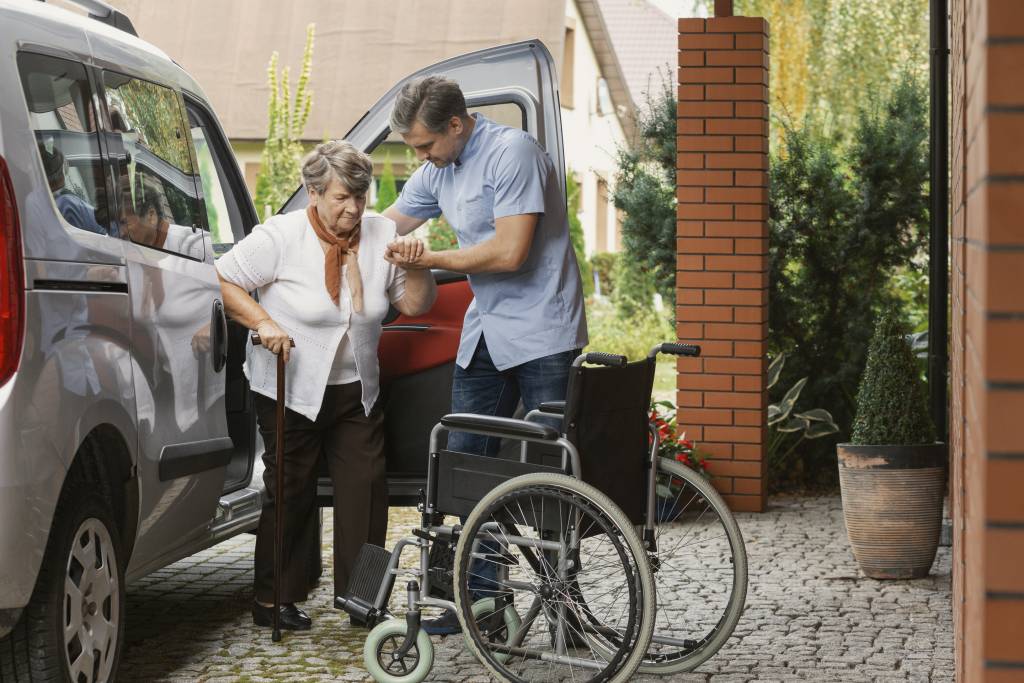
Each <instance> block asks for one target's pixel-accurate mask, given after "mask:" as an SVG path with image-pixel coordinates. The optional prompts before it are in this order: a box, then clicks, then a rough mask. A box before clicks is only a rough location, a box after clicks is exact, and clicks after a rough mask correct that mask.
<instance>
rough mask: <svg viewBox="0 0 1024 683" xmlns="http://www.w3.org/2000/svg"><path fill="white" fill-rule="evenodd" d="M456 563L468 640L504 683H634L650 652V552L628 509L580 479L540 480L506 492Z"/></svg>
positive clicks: (519, 480) (471, 523)
mask: <svg viewBox="0 0 1024 683" xmlns="http://www.w3.org/2000/svg"><path fill="white" fill-rule="evenodd" d="M454 564H455V566H454V584H455V604H456V607H457V610H458V617H459V621H460V622H461V624H462V629H463V634H464V636H465V638H466V642H467V644H468V647H469V649H470V650H471V651H472V652H473V654H474V655H475V656H476V657H477V659H479V660H480V661H481V662H482V663H483V664H484V665H485V666H486V667H487V669H489V671H490V673H491V674H493V675H494V676H495V677H496V678H497V679H498V680H502V681H545V682H547V681H574V682H576V681H613V682H618V681H627V680H629V679H630V677H631V676H632V675H633V673H634V672H635V671H636V668H637V666H638V665H639V664H640V662H641V660H642V659H643V657H644V654H645V652H646V651H647V648H648V645H649V642H650V637H651V633H652V630H653V627H654V615H655V600H654V595H655V593H654V584H653V577H652V573H651V569H650V565H649V562H648V559H647V553H646V551H645V550H644V548H643V544H642V543H641V541H640V539H639V537H638V536H637V535H636V532H635V530H634V529H633V526H632V524H631V523H630V522H629V519H628V518H627V517H626V516H625V515H624V514H623V513H622V511H621V510H620V509H619V508H618V507H617V506H616V505H615V504H614V503H612V501H611V500H609V499H608V497H607V496H605V495H604V494H602V493H601V492H599V491H598V490H597V489H595V488H593V487H592V486H589V485H587V484H584V483H583V482H581V481H579V480H577V479H573V478H572V477H567V476H562V475H550V474H529V475H524V476H521V477H516V478H514V479H510V480H508V481H506V482H504V483H502V484H500V485H498V486H497V487H495V488H494V489H493V490H492V491H491V492H490V493H488V494H487V495H486V496H485V497H484V498H483V499H482V500H481V501H480V502H479V503H478V504H477V506H476V507H475V508H474V509H473V512H472V513H471V514H470V516H469V518H468V519H467V520H466V524H465V525H464V527H463V529H462V533H461V534H460V536H459V543H458V546H457V548H456V551H455V563H454ZM482 599H492V600H493V601H494V609H492V610H481V609H480V604H481V602H480V601H481V600H482ZM474 605H476V610H474V609H473V606H474ZM510 610H511V611H514V613H515V615H516V617H515V618H510V615H509V611H510ZM516 622H518V624H519V626H518V628H517V629H516V631H515V633H508V632H507V631H510V630H511V629H509V628H508V627H507V625H508V624H510V623H511V624H515V623H516ZM502 628H504V629H505V632H502Z"/></svg>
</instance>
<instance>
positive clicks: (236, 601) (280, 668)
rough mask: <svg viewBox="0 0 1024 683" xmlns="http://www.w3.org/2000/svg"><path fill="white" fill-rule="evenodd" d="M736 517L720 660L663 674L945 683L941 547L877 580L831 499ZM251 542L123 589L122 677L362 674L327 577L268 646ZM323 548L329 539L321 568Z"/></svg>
mask: <svg viewBox="0 0 1024 683" xmlns="http://www.w3.org/2000/svg"><path fill="white" fill-rule="evenodd" d="M329 516H330V515H329V514H326V515H325V518H329ZM391 516H392V520H391V521H392V523H391V529H390V532H389V539H388V544H389V547H390V545H391V544H392V543H393V542H394V540H395V539H396V538H398V537H399V535H401V534H405V533H407V532H408V529H409V528H410V527H411V525H412V524H413V523H415V521H416V517H415V515H414V513H413V511H412V510H411V509H404V508H403V509H399V508H396V509H393V510H392V513H391ZM740 525H741V527H742V529H743V534H744V538H745V540H746V546H747V553H748V555H749V565H750V587H749V590H748V594H747V607H746V611H745V612H744V615H743V617H742V618H741V620H740V622H739V625H738V626H737V627H736V631H735V633H734V634H733V637H732V638H731V639H730V640H729V642H728V643H727V644H726V645H725V646H724V647H723V648H722V650H720V651H719V653H718V654H717V655H716V656H715V657H713V658H712V659H711V660H710V661H709V662H707V663H705V664H704V665H702V666H701V667H700V670H699V671H698V672H695V673H690V674H680V675H677V676H673V677H671V680H674V681H721V682H725V681H730V682H731V681H773V680H774V681H793V680H808V681H843V682H846V681H851V682H854V681H871V682H875V681H952V680H953V674H952V669H953V644H952V612H951V604H950V552H949V550H950V549H949V548H940V549H939V556H938V558H937V560H936V563H935V566H934V567H933V568H932V574H931V576H929V577H928V578H926V579H921V580H917V581H902V582H879V581H873V580H871V579H866V578H864V577H863V576H861V575H859V574H858V571H857V568H856V564H855V563H854V560H853V556H852V555H851V553H850V550H849V545H848V543H847V541H846V533H845V529H844V526H843V519H842V509H841V507H840V501H839V498H838V497H825V498H794V497H779V498H774V499H772V501H771V505H770V507H769V511H768V512H767V513H765V514H762V515H753V514H745V515H740ZM330 537H331V536H330V534H329V533H325V534H324V539H325V541H329V539H330ZM253 538H254V537H252V536H249V535H244V536H240V537H237V538H234V539H231V540H229V541H226V542H224V543H221V544H220V545H218V546H216V547H214V548H211V549H210V550H208V551H206V552H203V553H200V554H198V555H195V556H193V557H190V558H188V559H185V560H182V561H180V562H177V563H176V564H174V565H172V566H170V567H167V568H166V569H163V570H161V571H159V572H157V573H155V574H152V575H150V576H149V577H147V578H146V579H143V580H142V581H140V582H138V583H135V584H133V585H132V586H131V587H129V589H128V600H127V624H128V637H127V646H126V649H125V653H124V657H123V660H122V665H121V680H124V681H163V682H171V681H203V682H205V683H228V682H229V681H230V682H248V681H252V682H256V681H268V682H271V681H272V682H278V681H296V682H299V681H303V682H305V681H362V680H367V679H368V677H367V675H366V673H365V670H364V669H363V666H362V642H363V639H364V638H365V635H366V631H364V630H362V629H356V628H353V627H350V626H349V625H348V619H347V617H346V615H344V614H343V613H340V612H338V611H336V610H334V609H333V607H332V596H331V592H332V591H331V581H330V580H329V576H326V575H325V577H324V578H323V580H321V583H320V587H319V589H318V590H317V591H316V594H315V595H314V596H313V597H312V599H311V600H310V601H309V602H308V603H306V604H305V605H304V607H305V609H306V610H307V611H308V612H309V614H310V616H312V617H313V619H314V626H313V630H312V631H309V632H306V633H288V632H286V633H285V636H284V639H283V641H282V642H281V643H276V644H275V643H272V642H271V640H270V631H269V630H268V629H258V628H256V627H254V626H253V625H252V620H251V617H250V615H249V608H250V605H251V601H252V589H251V586H252V553H253V545H254V541H253ZM330 552H331V549H330V547H329V544H328V543H326V542H325V546H324V558H325V563H326V566H328V567H329V566H330V565H329V558H330ZM407 555H408V557H409V559H410V561H411V560H412V559H413V558H412V554H411V553H408V554H407ZM328 571H329V570H328ZM402 583H403V582H400V583H399V584H398V585H399V586H400V585H402ZM399 592H401V591H397V590H396V593H399ZM395 597H396V602H397V601H400V600H401V599H402V597H403V596H401V595H396V596H395ZM434 642H435V646H436V647H437V651H436V653H435V665H434V671H433V674H432V676H431V678H430V680H438V681H487V680H489V677H488V676H487V675H486V674H485V673H484V671H483V669H482V667H481V666H480V665H479V664H477V663H476V661H475V660H473V659H472V658H471V657H470V656H469V655H468V654H467V652H466V650H465V648H464V647H462V644H461V641H460V639H459V638H457V637H449V638H447V639H444V640H443V641H441V640H438V639H435V640H434ZM636 680H637V681H654V680H670V679H669V678H668V677H663V678H660V679H658V678H653V677H643V676H638V677H637V678H636Z"/></svg>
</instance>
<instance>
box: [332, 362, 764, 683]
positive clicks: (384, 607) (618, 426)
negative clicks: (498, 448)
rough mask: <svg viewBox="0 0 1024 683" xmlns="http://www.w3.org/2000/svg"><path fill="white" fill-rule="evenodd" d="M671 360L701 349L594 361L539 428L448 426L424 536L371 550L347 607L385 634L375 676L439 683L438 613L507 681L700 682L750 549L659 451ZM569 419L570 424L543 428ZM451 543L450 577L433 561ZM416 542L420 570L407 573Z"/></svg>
mask: <svg viewBox="0 0 1024 683" xmlns="http://www.w3.org/2000/svg"><path fill="white" fill-rule="evenodd" d="M659 353H669V354H674V355H690V356H696V355H699V353H700V349H699V347H697V346H693V345H689V344H676V343H665V344H660V345H658V346H656V347H655V348H654V349H652V350H651V352H650V354H649V355H648V357H647V358H646V359H644V360H641V361H637V362H633V363H628V362H627V361H626V358H625V357H624V356H618V355H614V354H606V353H587V354H583V355H581V356H579V357H578V358H577V359H576V360H575V361H574V362H573V367H572V370H571V372H570V378H569V386H568V389H567V394H566V395H567V399H566V400H565V401H559V402H551V403H545V404H542V405H541V406H539V407H538V409H537V410H534V411H531V412H530V413H529V414H527V415H526V417H525V419H523V420H517V419H510V418H500V417H493V416H485V415H469V414H451V415H446V416H445V417H443V418H442V419H441V421H440V423H438V424H437V425H436V426H435V427H434V429H433V431H432V432H431V436H430V451H429V456H428V458H429V460H428V470H427V484H426V489H425V491H424V492H423V494H422V498H421V503H420V505H419V510H420V513H421V522H420V526H419V527H418V528H416V529H414V530H413V532H412V535H411V536H410V537H408V538H404V539H401V540H400V541H399V542H398V543H397V544H396V546H395V548H394V549H393V550H392V551H390V552H389V551H387V550H385V549H383V548H379V547H376V546H372V545H366V546H364V547H363V548H362V550H361V551H360V554H359V557H358V558H357V561H356V567H355V570H354V572H353V577H352V580H351V582H350V585H349V587H348V590H347V591H346V595H345V596H344V597H338V598H336V601H335V602H336V606H337V607H339V608H340V609H343V610H345V611H346V612H348V613H349V614H350V615H351V616H352V618H353V620H356V621H360V622H363V623H366V624H367V625H368V626H371V627H372V630H371V631H370V633H369V635H368V636H367V639H366V644H365V647H364V663H365V665H366V668H367V671H368V672H369V673H370V674H371V676H373V678H374V679H375V680H376V681H379V682H383V683H418V682H419V681H422V680H424V679H425V678H426V677H427V676H428V675H429V673H430V670H431V667H432V665H433V646H432V644H431V641H430V638H429V636H428V635H427V634H426V633H425V632H424V631H423V630H422V629H421V628H420V619H421V612H422V610H423V609H424V608H429V607H435V608H442V609H446V610H451V611H454V612H455V614H456V615H457V616H458V619H459V622H460V624H461V626H462V631H463V637H464V639H465V642H466V646H467V649H468V650H469V651H470V652H471V653H472V654H473V655H474V656H475V657H476V658H477V659H478V660H479V661H480V662H481V663H482V664H483V665H484V666H485V667H486V669H487V670H488V671H489V673H490V674H491V675H492V676H494V677H495V678H497V679H498V680H503V681H561V680H565V681H626V680H629V679H630V677H631V676H633V674H634V673H635V672H636V671H637V670H639V671H641V672H646V673H655V674H668V673H676V672H680V671H689V670H692V669H693V668H695V667H696V666H698V665H700V664H701V663H702V662H704V661H706V660H707V659H708V658H709V657H711V656H712V655H714V653H715V652H717V650H718V649H719V648H720V647H721V646H722V645H723V644H724V643H725V641H726V640H728V638H729V637H730V635H731V634H732V631H733V629H734V628H735V625H736V623H737V621H738V620H739V617H740V614H741V612H742V609H743V604H744V600H745V596H746V581H747V567H746V553H745V551H744V547H743V539H742V536H741V534H740V531H739V527H738V525H737V524H736V522H735V520H734V519H733V517H732V514H731V513H730V512H729V510H728V508H727V507H726V505H725V503H724V502H723V501H722V499H721V497H720V496H719V494H718V493H717V491H715V489H714V488H713V487H712V486H711V484H710V482H708V481H707V480H706V479H705V478H704V477H703V475H701V474H699V473H697V472H694V471H693V470H691V469H689V468H687V467H685V466H683V465H682V464H680V463H677V462H674V461H669V460H668V459H666V458H661V457H659V456H658V455H657V452H658V445H659V444H658V434H657V430H656V429H654V428H653V425H651V424H650V422H649V421H648V410H649V407H650V396H651V390H652V387H653V383H654V371H655V361H656V358H657V355H658V354H659ZM555 418H560V419H561V429H560V430H559V429H556V428H554V427H552V426H550V424H548V423H546V422H545V421H542V420H546V421H550V420H552V419H555ZM451 431H464V432H470V433H474V434H481V435H485V436H490V437H497V438H502V439H506V440H512V441H515V442H518V443H519V444H520V447H519V449H518V451H519V453H518V458H515V459H508V458H492V457H484V456H477V455H470V454H466V453H459V452H454V451H449V450H447V449H444V448H441V447H439V445H440V443H441V437H442V436H444V435H446V433H448V432H451ZM445 515H459V516H463V517H465V520H466V521H465V523H464V524H462V525H445V524H444V516H445ZM451 545H454V546H455V551H454V557H453V558H452V559H451V567H450V569H449V568H448V567H447V566H445V564H444V563H441V562H438V558H439V557H443V553H437V552H434V551H436V550H437V549H439V548H444V547H446V546H451ZM410 547H412V548H414V549H415V551H416V552H417V553H418V555H419V565H418V567H416V568H413V569H401V568H399V561H400V558H401V555H402V553H403V551H404V550H405V549H407V548H410ZM400 574H408V575H410V576H411V580H410V581H409V582H408V583H407V585H406V592H407V600H408V610H407V612H406V614H405V618H404V619H399V618H394V617H393V615H392V614H391V613H390V612H389V610H388V604H389V600H390V595H391V592H392V589H393V588H394V583H395V580H396V578H397V576H398V575H400ZM448 582H450V587H448V588H447V589H446V585H447V584H448Z"/></svg>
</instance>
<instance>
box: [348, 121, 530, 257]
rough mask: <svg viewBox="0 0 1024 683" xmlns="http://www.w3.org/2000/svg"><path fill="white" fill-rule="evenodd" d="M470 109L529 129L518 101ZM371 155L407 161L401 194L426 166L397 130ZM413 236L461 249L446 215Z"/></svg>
mask: <svg viewBox="0 0 1024 683" xmlns="http://www.w3.org/2000/svg"><path fill="white" fill-rule="evenodd" d="M466 110H467V111H468V112H469V113H470V114H474V113H480V114H483V115H484V116H486V117H487V118H488V119H490V120H491V121H494V122H495V123H499V124H501V125H503V126H510V127H512V128H519V129H520V130H526V113H525V112H524V111H523V108H522V107H521V106H520V105H519V104H518V103H516V102H491V103H487V104H477V105H474V104H473V103H472V102H470V103H469V105H468V106H467V107H466ZM374 150H377V151H376V153H374ZM368 153H371V154H373V158H374V160H375V161H379V160H382V159H384V158H390V160H391V161H392V163H393V164H394V163H395V160H398V162H402V161H404V162H405V163H404V164H402V166H401V167H400V168H404V169H405V171H406V175H404V176H403V175H402V174H398V175H397V177H396V178H395V189H396V190H397V191H398V192H401V191H402V188H403V187H405V181H406V179H407V176H408V175H411V174H412V171H414V170H415V169H416V168H417V167H418V166H419V165H420V164H421V163H422V162H420V161H418V160H417V159H416V156H415V155H414V154H413V152H412V149H410V148H409V147H407V146H406V144H405V141H404V140H403V139H402V136H401V135H399V134H398V133H396V132H394V131H390V132H389V133H388V135H387V137H386V138H384V140H383V142H381V143H380V144H379V145H377V146H376V147H372V148H370V149H369V150H368ZM376 165H377V164H375V166H376ZM379 181H380V178H379V177H378V178H375V179H374V184H373V187H372V191H371V195H372V196H371V197H370V201H371V203H372V202H376V200H377V193H378V192H380V188H379ZM413 235H414V236H415V237H418V238H420V239H425V240H427V241H428V242H429V243H430V245H431V248H433V249H442V248H446V249H451V248H454V247H456V246H458V242H457V241H456V240H455V235H454V233H453V232H452V231H451V229H450V228H449V227H448V222H447V218H445V216H444V214H442V215H440V216H438V217H437V218H432V219H430V220H429V221H427V222H426V223H424V224H423V225H422V226H421V227H419V228H417V229H416V231H415V232H414V233H413Z"/></svg>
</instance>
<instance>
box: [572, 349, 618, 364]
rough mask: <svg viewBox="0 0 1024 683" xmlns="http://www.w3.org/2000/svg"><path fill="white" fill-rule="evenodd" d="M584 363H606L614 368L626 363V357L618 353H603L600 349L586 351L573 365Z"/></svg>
mask: <svg viewBox="0 0 1024 683" xmlns="http://www.w3.org/2000/svg"><path fill="white" fill-rule="evenodd" d="M583 363H590V364H591V365H605V366H608V367H613V368H621V367H622V366H624V365H625V364H626V357H625V356H621V355H619V354H617V353H602V352H600V351H593V352H591V353H585V354H583V355H582V356H579V357H577V358H576V360H575V361H574V362H573V365H575V366H577V367H578V366H580V365H582V364H583Z"/></svg>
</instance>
